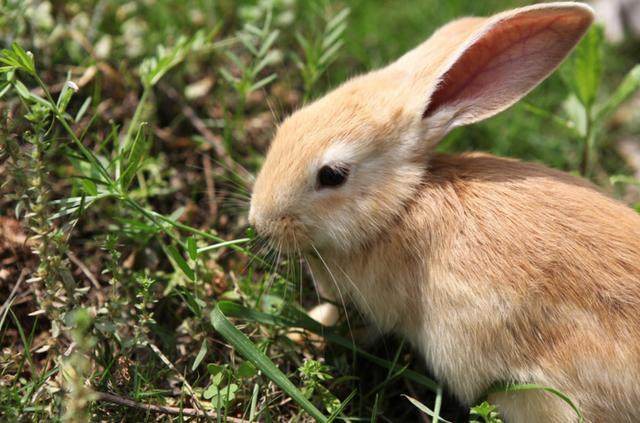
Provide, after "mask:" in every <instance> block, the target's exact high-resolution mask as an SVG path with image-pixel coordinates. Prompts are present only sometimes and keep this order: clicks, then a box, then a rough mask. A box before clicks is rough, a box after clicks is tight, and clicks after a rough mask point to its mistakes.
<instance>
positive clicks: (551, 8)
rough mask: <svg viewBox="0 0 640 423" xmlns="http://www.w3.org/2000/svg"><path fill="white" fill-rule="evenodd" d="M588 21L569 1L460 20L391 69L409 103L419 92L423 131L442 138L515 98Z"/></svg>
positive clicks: (537, 78) (551, 65)
mask: <svg viewBox="0 0 640 423" xmlns="http://www.w3.org/2000/svg"><path fill="white" fill-rule="evenodd" d="M592 21H593V13H592V11H591V9H590V8H589V7H588V6H586V5H584V4H580V3H571V2H562V3H546V4H540V5H534V6H529V7H523V8H520V9H515V10H512V11H508V12H505V13H501V14H498V15H495V16H493V17H491V18H486V19H483V18H465V19H462V20H460V21H455V22H453V23H452V24H449V25H447V26H445V27H443V28H442V29H441V30H440V31H438V32H436V33H435V34H434V36H433V37H431V38H430V39H429V40H427V41H426V42H425V43H424V44H423V45H422V46H419V47H418V48H416V49H415V50H414V51H411V52H409V53H408V54H407V55H405V56H404V57H402V58H400V59H399V60H398V62H396V63H395V64H394V65H393V66H399V67H401V68H403V70H404V71H405V72H407V71H408V72H409V73H411V76H410V79H412V82H411V86H412V87H411V90H412V93H413V94H412V96H415V93H417V92H420V90H425V89H426V91H427V92H426V93H425V94H427V97H428V102H427V103H426V104H425V103H424V100H422V101H421V102H420V103H421V106H420V105H418V104H417V103H414V105H415V107H416V111H417V110H420V109H421V110H422V121H423V124H425V125H427V126H433V125H437V126H439V127H441V128H445V129H444V132H446V131H448V130H450V129H452V128H454V127H457V126H460V125H465V124H470V123H473V122H477V121H480V120H483V119H486V118H488V117H490V116H493V115H495V114H496V113H498V112H500V111H502V110H504V109H506V108H507V107H509V106H511V105H512V104H513V103H515V102H516V101H518V100H519V99H520V98H522V97H523V96H524V95H525V94H527V93H528V92H529V91H530V90H532V89H533V88H534V87H535V86H536V85H538V84H539V83H540V82H541V81H542V80H543V79H544V78H545V77H547V76H548V75H549V74H550V73H551V72H552V71H553V70H554V69H555V68H556V67H557V66H558V65H559V64H560V62H562V60H563V59H564V58H565V57H566V56H567V54H569V52H570V51H571V50H572V49H573V47H574V46H575V45H576V44H577V43H578V41H580V38H581V37H582V36H583V35H584V33H585V32H586V30H587V29H588V27H589V25H590V24H591V22H592ZM434 60H435V61H436V63H435V64H434ZM429 62H430V63H429ZM434 66H435V68H434ZM425 67H426V68H430V69H427V70H425ZM423 92H424V91H423ZM418 101H419V100H418Z"/></svg>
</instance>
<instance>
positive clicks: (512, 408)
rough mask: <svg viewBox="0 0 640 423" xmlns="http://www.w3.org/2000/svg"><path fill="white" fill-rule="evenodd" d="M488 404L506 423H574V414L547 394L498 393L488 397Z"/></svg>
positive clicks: (529, 392) (566, 406) (560, 401)
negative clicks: (494, 407) (492, 406)
mask: <svg viewBox="0 0 640 423" xmlns="http://www.w3.org/2000/svg"><path fill="white" fill-rule="evenodd" d="M488 401H489V403H491V404H492V405H495V406H496V407H497V411H498V412H499V413H500V417H501V418H502V420H503V421H505V422H506V423H520V422H523V423H526V422H548V423H575V422H577V421H578V416H577V415H576V412H575V411H574V410H573V409H572V408H571V407H570V406H569V405H568V404H567V403H565V402H564V401H562V400H561V399H560V398H558V397H557V396H555V395H553V394H550V393H548V392H544V391H540V390H536V391H520V392H500V393H495V394H492V395H489V398H488Z"/></svg>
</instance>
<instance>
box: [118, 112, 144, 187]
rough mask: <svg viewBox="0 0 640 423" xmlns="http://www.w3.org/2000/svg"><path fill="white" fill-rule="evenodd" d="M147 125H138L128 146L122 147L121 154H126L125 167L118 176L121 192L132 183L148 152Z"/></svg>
mask: <svg viewBox="0 0 640 423" xmlns="http://www.w3.org/2000/svg"><path fill="white" fill-rule="evenodd" d="M146 128H147V125H146V124H145V123H142V124H140V127H139V128H138V132H137V133H136V136H135V138H134V139H133V142H132V143H131V145H130V146H124V149H123V152H122V154H126V153H128V157H127V162H126V166H125V169H124V172H122V175H120V179H119V180H118V181H119V182H120V186H121V187H122V189H123V190H127V189H128V188H129V186H130V185H131V182H132V181H133V178H134V177H135V175H136V173H137V172H138V170H139V169H140V166H141V165H142V162H143V160H144V156H145V154H146V152H147V150H148V146H149V137H148V134H147V130H146Z"/></svg>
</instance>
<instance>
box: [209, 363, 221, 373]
mask: <svg viewBox="0 0 640 423" xmlns="http://www.w3.org/2000/svg"><path fill="white" fill-rule="evenodd" d="M224 370H225V367H224V366H220V365H218V364H214V363H210V364H207V371H208V372H209V374H210V375H211V376H215V375H217V374H218V373H221V372H223V371H224Z"/></svg>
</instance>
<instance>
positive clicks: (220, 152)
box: [160, 83, 236, 169]
mask: <svg viewBox="0 0 640 423" xmlns="http://www.w3.org/2000/svg"><path fill="white" fill-rule="evenodd" d="M160 88H161V89H162V90H163V91H164V92H165V93H166V94H167V95H168V96H169V98H171V99H172V100H173V101H175V102H177V103H178V104H179V105H180V108H181V109H182V113H183V114H184V115H185V116H186V117H187V119H189V122H191V124H192V125H193V127H194V128H196V129H197V130H198V132H200V135H202V136H203V137H204V139H205V140H207V142H208V143H209V144H211V146H212V147H213V149H214V151H215V152H216V155H217V156H218V157H219V158H220V160H221V161H222V162H223V163H224V164H225V166H227V167H228V168H229V169H235V168H236V165H235V162H234V161H233V159H231V157H230V156H229V154H228V153H227V151H226V150H225V148H224V145H223V144H222V141H221V140H220V138H218V137H216V136H215V135H214V134H213V132H211V130H210V129H209V128H207V125H205V123H204V122H203V121H202V119H200V117H199V116H198V114H197V113H196V112H195V110H193V108H191V106H189V105H188V104H186V103H185V102H184V101H183V100H182V98H180V94H178V92H177V91H176V89H175V88H173V87H171V86H169V85H168V84H165V83H160Z"/></svg>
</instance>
